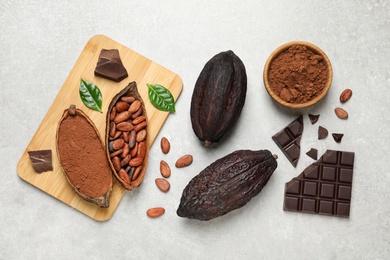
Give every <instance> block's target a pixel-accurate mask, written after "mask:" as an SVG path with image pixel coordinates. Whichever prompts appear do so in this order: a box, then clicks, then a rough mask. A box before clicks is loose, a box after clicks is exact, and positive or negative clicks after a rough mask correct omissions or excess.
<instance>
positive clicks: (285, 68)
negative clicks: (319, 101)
mask: <svg viewBox="0 0 390 260" xmlns="http://www.w3.org/2000/svg"><path fill="white" fill-rule="evenodd" d="M328 74H329V72H328V68H327V66H326V64H325V61H324V57H323V56H322V55H320V54H318V53H315V52H313V51H312V50H310V49H308V48H307V47H306V46H304V45H299V44H297V45H293V46H291V47H290V48H288V49H286V50H285V51H283V52H281V53H280V54H279V55H278V56H277V57H276V58H275V59H274V60H273V61H272V62H271V64H270V70H269V74H268V78H269V84H270V87H271V89H272V90H273V92H274V93H276V94H277V95H278V96H279V97H280V98H281V99H283V100H284V101H286V102H288V103H294V104H302V103H306V102H308V101H310V100H312V99H314V98H315V97H317V96H318V95H319V94H321V92H322V91H323V89H324V88H325V85H326V82H327V80H328Z"/></svg>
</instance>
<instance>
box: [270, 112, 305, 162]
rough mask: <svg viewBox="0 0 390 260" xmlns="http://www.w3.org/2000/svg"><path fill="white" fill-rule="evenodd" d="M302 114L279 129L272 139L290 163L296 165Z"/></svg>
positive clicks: (299, 147)
mask: <svg viewBox="0 0 390 260" xmlns="http://www.w3.org/2000/svg"><path fill="white" fill-rule="evenodd" d="M302 132H303V116H302V115H300V116H299V117H297V118H296V119H295V120H294V121H292V122H291V123H290V124H289V125H288V126H286V127H285V128H283V129H282V130H280V131H279V132H278V133H276V134H275V135H274V136H272V139H273V140H274V142H275V143H276V144H277V145H278V147H279V148H280V150H282V152H283V153H284V155H285V156H286V157H287V159H288V160H289V161H290V162H291V164H292V165H293V166H294V167H296V166H297V163H298V159H299V154H300V151H301V137H302Z"/></svg>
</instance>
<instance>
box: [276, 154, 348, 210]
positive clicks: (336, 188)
mask: <svg viewBox="0 0 390 260" xmlns="http://www.w3.org/2000/svg"><path fill="white" fill-rule="evenodd" d="M354 159H355V154H354V153H353V152H344V151H334V150H327V151H326V152H325V153H324V154H323V156H322V157H321V158H320V159H319V160H318V161H317V162H315V163H313V164H311V165H309V166H308V167H307V168H306V169H305V170H304V171H303V172H302V173H301V174H300V175H299V176H297V177H295V178H293V179H292V180H291V181H289V182H287V183H286V185H285V194H284V206H283V210H286V211H296V212H305V213H313V214H321V215H329V216H337V217H349V212H350V205H351V193H352V178H353V165H354Z"/></svg>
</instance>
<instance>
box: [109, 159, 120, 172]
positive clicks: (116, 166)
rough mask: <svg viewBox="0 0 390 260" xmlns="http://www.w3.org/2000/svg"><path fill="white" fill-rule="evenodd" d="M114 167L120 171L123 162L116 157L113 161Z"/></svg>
mask: <svg viewBox="0 0 390 260" xmlns="http://www.w3.org/2000/svg"><path fill="white" fill-rule="evenodd" d="M111 162H112V165H113V166H114V169H115V170H116V171H119V170H120V169H121V160H120V159H119V157H118V156H115V157H113V158H112V159H111Z"/></svg>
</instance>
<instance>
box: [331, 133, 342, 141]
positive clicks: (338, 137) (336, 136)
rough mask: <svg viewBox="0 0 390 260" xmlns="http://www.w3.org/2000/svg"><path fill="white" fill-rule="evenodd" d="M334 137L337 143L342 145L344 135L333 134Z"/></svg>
mask: <svg viewBox="0 0 390 260" xmlns="http://www.w3.org/2000/svg"><path fill="white" fill-rule="evenodd" d="M332 136H333V139H334V140H335V142H336V143H340V142H341V139H342V138H343V136H344V134H339V133H333V134H332Z"/></svg>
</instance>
